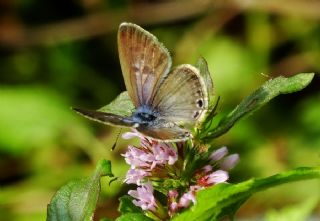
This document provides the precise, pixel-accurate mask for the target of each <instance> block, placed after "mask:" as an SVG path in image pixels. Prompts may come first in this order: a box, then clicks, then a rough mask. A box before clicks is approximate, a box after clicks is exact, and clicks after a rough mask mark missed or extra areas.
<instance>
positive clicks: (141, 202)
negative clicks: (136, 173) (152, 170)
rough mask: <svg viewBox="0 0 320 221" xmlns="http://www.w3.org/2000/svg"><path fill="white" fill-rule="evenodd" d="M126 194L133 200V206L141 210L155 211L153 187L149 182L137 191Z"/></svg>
mask: <svg viewBox="0 0 320 221" xmlns="http://www.w3.org/2000/svg"><path fill="white" fill-rule="evenodd" d="M128 194H129V195H130V196H132V197H133V198H135V200H133V201H132V202H133V204H134V205H136V206H139V207H141V209H143V210H151V211H156V206H157V204H156V200H155V198H154V196H153V187H152V184H151V183H150V182H148V183H145V184H143V185H142V186H141V187H138V188H137V190H129V192H128Z"/></svg>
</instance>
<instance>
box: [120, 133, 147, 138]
mask: <svg viewBox="0 0 320 221" xmlns="http://www.w3.org/2000/svg"><path fill="white" fill-rule="evenodd" d="M135 137H138V138H142V136H141V134H140V133H139V132H125V133H123V134H122V138H123V139H125V140H129V139H132V138H135Z"/></svg>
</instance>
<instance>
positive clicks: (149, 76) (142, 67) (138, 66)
mask: <svg viewBox="0 0 320 221" xmlns="http://www.w3.org/2000/svg"><path fill="white" fill-rule="evenodd" d="M118 49H119V58H120V64H121V69H122V74H123V77H124V81H125V85H126V88H127V91H128V93H129V95H130V97H131V99H132V101H133V103H134V105H135V107H138V106H142V105H149V104H150V100H151V99H152V98H153V97H154V96H155V94H156V93H157V92H156V91H157V88H158V86H159V85H160V83H161V81H162V80H163V78H165V76H166V75H167V74H168V73H169V70H170V67H171V58H170V55H169V52H168V50H167V49H166V48H165V47H164V46H163V45H162V44H161V43H160V42H159V41H158V40H157V38H156V37H155V36H153V35H152V34H150V33H149V32H147V31H145V30H144V29H142V28H141V27H139V26H137V25H135V24H131V23H122V24H121V25H120V27H119V32H118Z"/></svg>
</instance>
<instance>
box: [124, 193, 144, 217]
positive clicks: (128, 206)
mask: <svg viewBox="0 0 320 221" xmlns="http://www.w3.org/2000/svg"><path fill="white" fill-rule="evenodd" d="M132 200H133V198H132V197H131V196H127V195H125V196H122V197H120V199H119V201H120V204H119V209H118V210H119V212H120V213H121V214H125V213H142V209H141V208H140V207H137V206H136V205H134V204H133V202H132Z"/></svg>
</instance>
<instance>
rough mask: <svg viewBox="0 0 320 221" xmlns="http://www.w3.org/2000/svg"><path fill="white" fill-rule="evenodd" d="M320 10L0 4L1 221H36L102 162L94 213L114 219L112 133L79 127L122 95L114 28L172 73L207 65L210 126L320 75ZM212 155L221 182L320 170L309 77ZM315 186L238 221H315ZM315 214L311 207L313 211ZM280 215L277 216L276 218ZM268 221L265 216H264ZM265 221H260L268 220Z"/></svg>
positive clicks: (272, 0)
mask: <svg viewBox="0 0 320 221" xmlns="http://www.w3.org/2000/svg"><path fill="white" fill-rule="evenodd" d="M319 12H320V2H319V1H315V0H308V1H305V0H283V1H277V0H255V1H254V0H253V1H242V0H229V1H223V0H187V1H183V0H168V1H160V0H158V1H155V0H154V1H151V0H136V1H134V0H131V1H130V0H120V1H119V0H77V1H71V0H60V1H57V0H46V1H36V0H28V1H26V0H2V1H1V2H0V220H14V221H24V220H44V219H45V217H46V206H47V204H48V203H49V202H50V199H51V197H52V196H53V194H54V193H55V191H57V189H58V188H59V187H61V186H62V185H64V184H65V183H66V182H68V181H69V180H71V179H75V178H82V177H85V176H89V175H90V173H91V172H92V171H93V169H94V165H95V164H96V162H97V161H98V160H99V159H101V158H105V159H109V160H111V161H112V165H113V172H114V174H115V175H116V176H118V177H119V178H120V179H119V180H118V181H116V182H113V183H112V185H111V186H109V185H108V182H109V180H108V179H103V186H102V195H101V197H100V200H99V205H98V209H97V211H96V220H98V218H99V217H102V216H103V217H110V218H112V217H116V216H117V206H118V200H117V198H118V197H119V196H121V195H123V194H125V193H126V191H127V190H128V188H129V187H128V186H127V185H122V183H121V180H122V179H123V177H124V175H125V173H126V170H127V169H128V167H127V166H126V165H125V163H124V160H123V158H122V157H121V156H120V154H121V153H123V152H124V150H125V148H126V146H127V145H128V144H129V143H135V142H136V141H124V140H122V139H120V140H119V143H118V146H117V148H116V150H115V151H113V152H111V151H110V148H111V146H112V144H113V143H114V141H115V138H116V136H117V133H118V129H115V128H111V127H107V126H103V125H98V124H97V123H94V122H89V121H88V120H86V119H84V118H82V117H80V116H78V115H77V114H75V113H73V112H72V111H71V110H70V107H71V106H77V107H86V108H99V107H101V106H104V105H105V104H107V103H108V102H110V101H111V100H112V99H113V98H115V96H117V95H118V94H119V93H120V92H121V91H124V90H125V87H124V82H123V79H122V74H121V70H120V64H119V59H118V54H117V42H116V33H117V28H118V26H119V24H120V23H121V22H123V21H129V22H134V23H137V24H138V25H141V26H142V27H144V28H145V29H147V30H148V31H150V32H151V33H153V34H154V35H156V36H157V37H158V38H159V40H160V41H161V42H163V43H164V45H165V46H166V47H167V48H168V49H169V51H170V52H171V55H172V57H173V62H174V65H177V64H181V63H191V64H194V63H195V62H196V60H197V58H198V57H199V56H203V57H205V58H206V59H207V61H208V63H209V69H210V71H211V73H212V77H213V80H214V84H215V87H216V93H217V95H219V96H221V102H220V105H219V108H218V109H219V115H218V116H217V117H220V116H223V115H224V114H226V113H228V111H231V110H232V108H234V107H235V106H236V105H237V104H238V103H239V102H240V101H241V100H242V99H243V98H244V97H245V96H247V95H248V94H249V93H251V92H252V91H254V90H255V89H256V88H258V87H259V86H260V85H261V84H262V83H263V82H265V81H266V80H268V79H269V78H271V77H276V76H279V75H285V76H291V75H294V74H297V73H301V72H319V71H320V25H319V24H320V23H319V21H320V13H319ZM215 145H216V146H217V147H220V146H222V145H226V146H228V148H229V150H230V152H232V153H235V152H237V153H240V157H241V161H240V164H239V165H238V166H237V168H235V169H234V170H233V172H232V174H231V180H230V182H239V181H244V180H246V179H249V178H252V177H265V176H269V175H272V174H274V173H277V172H281V171H284V170H289V169H293V168H296V167H300V166H319V164H320V77H319V76H316V77H315V79H314V80H313V82H312V83H311V84H310V85H309V86H308V87H307V88H306V89H305V90H303V91H301V92H298V93H294V94H290V95H282V96H280V97H278V98H276V99H275V100H273V101H272V102H271V103H270V104H268V105H267V106H265V107H264V108H262V109H261V110H259V111H258V112H256V113H255V114H254V115H252V116H250V117H248V118H246V119H244V120H241V121H240V122H239V123H238V124H237V125H236V126H235V127H234V128H233V129H232V130H231V131H230V132H229V133H228V134H226V135H224V136H222V137H220V138H219V139H217V140H216V142H215ZM319 196H320V182H319V181H318V180H311V181H304V182H298V183H294V184H288V185H284V186H281V187H278V188H275V189H272V190H268V191H266V192H263V193H260V194H257V195H255V196H254V197H252V198H251V199H250V200H249V201H248V202H247V203H246V204H245V205H244V206H243V207H242V208H241V209H240V211H239V212H238V213H237V217H238V218H239V219H240V218H242V219H244V220H248V219H250V218H252V219H263V218H264V219H265V220H271V219H270V216H272V214H274V213H276V211H277V210H278V209H282V211H283V210H285V209H284V208H288V207H289V208H290V207H291V208H294V210H295V211H296V212H297V213H299V211H302V212H303V211H305V208H306V207H308V206H309V205H311V206H309V207H310V208H312V209H310V210H312V211H313V217H315V219H317V218H316V217H319V216H320V206H319V200H320V199H319V198H320V197H319ZM314 202H315V203H314ZM279 213H281V212H279ZM270 214H271V215H270ZM268 217H269V218H268Z"/></svg>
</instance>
